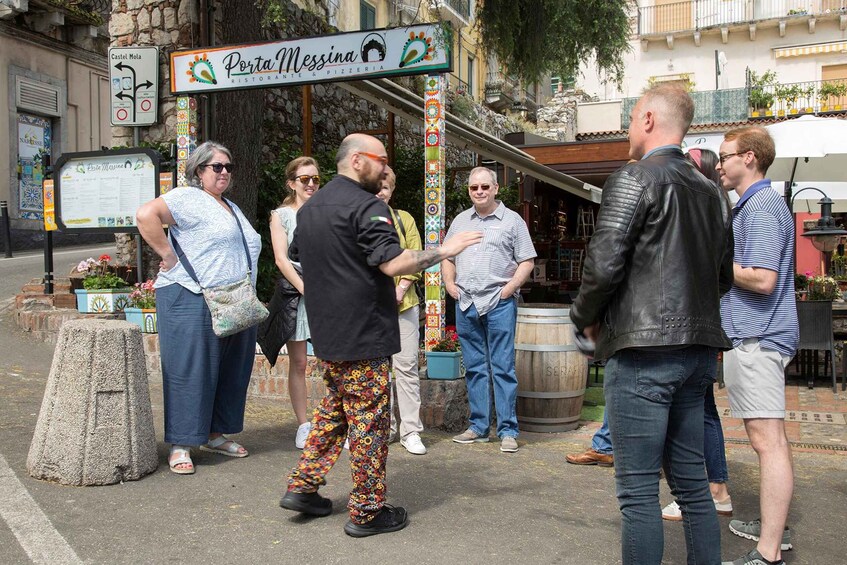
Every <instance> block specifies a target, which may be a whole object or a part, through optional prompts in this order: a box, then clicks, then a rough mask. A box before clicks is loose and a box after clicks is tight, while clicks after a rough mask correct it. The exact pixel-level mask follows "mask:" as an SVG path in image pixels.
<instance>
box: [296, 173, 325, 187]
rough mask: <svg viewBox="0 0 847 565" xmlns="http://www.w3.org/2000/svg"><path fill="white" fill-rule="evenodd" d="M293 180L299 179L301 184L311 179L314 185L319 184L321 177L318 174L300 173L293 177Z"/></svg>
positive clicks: (307, 182)
mask: <svg viewBox="0 0 847 565" xmlns="http://www.w3.org/2000/svg"><path fill="white" fill-rule="evenodd" d="M294 180H299V181H300V182H301V183H303V184H306V185H307V184H309V181H312V184H314V185H315V186H320V185H321V177H320V176H318V175H311V176H310V175H300V176H298V177H294Z"/></svg>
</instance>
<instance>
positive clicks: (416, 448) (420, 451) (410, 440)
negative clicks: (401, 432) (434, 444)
mask: <svg viewBox="0 0 847 565" xmlns="http://www.w3.org/2000/svg"><path fill="white" fill-rule="evenodd" d="M400 445H402V446H403V447H405V448H406V451H408V452H409V453H411V454H413V455H424V454H425V453H426V447H425V446H424V444H423V442H422V441H421V436H420V435H419V434H418V433H417V432H412V433H410V434H409V435H407V436H406V437H404V438H403V439H401V440H400Z"/></svg>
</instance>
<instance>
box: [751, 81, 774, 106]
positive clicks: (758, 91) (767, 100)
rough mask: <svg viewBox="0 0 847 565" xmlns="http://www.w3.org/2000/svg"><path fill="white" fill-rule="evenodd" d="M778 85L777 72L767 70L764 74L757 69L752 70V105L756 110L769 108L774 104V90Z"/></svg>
mask: <svg viewBox="0 0 847 565" xmlns="http://www.w3.org/2000/svg"><path fill="white" fill-rule="evenodd" d="M774 85H776V73H775V72H774V71H765V72H764V73H763V74H762V75H759V74H758V73H756V71H751V72H750V95H749V102H750V107H751V108H753V109H754V110H767V109H768V108H770V107H771V106H772V105H773V102H774V93H773V92H772V90H773V88H774Z"/></svg>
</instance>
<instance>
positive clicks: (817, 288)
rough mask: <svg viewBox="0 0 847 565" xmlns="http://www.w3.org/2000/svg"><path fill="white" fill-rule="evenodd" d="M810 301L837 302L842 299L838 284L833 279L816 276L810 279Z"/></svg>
mask: <svg viewBox="0 0 847 565" xmlns="http://www.w3.org/2000/svg"><path fill="white" fill-rule="evenodd" d="M807 298H808V299H809V300H836V299H839V298H841V289H840V288H839V287H838V282H837V281H836V280H835V279H833V278H832V277H828V276H825V275H816V276H814V277H812V278H810V279H809V290H808V292H807Z"/></svg>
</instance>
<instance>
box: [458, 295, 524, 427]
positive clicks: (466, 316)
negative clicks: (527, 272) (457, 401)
mask: <svg viewBox="0 0 847 565" xmlns="http://www.w3.org/2000/svg"><path fill="white" fill-rule="evenodd" d="M517 313H518V303H517V301H516V300H515V299H514V298H509V299H508V300H501V301H500V302H499V303H498V304H497V306H496V307H495V308H494V309H493V310H491V311H490V312H488V313H487V314H485V315H484V316H480V315H479V313H478V312H477V310H476V307H475V306H474V305H473V304H471V306H470V307H469V308H468V309H467V310H466V311H464V312H462V309H461V308H459V304H458V303H457V304H456V330H457V332H458V334H459V342H460V343H461V345H462V359H463V360H464V362H465V381H466V384H467V387H468V404H469V405H470V409H471V416H470V429H472V430H473V431H474V432H476V433H477V434H479V435H481V436H485V437H487V436H488V432H489V428H490V425H491V392H490V387H491V383H492V382H493V383H494V407H495V410H496V412H497V436H498V437H500V438H503V437H505V436H511V437H518V417H517V414H516V413H515V402H516V400H517V396H518V378H517V376H516V375H515V322H516V321H517Z"/></svg>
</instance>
